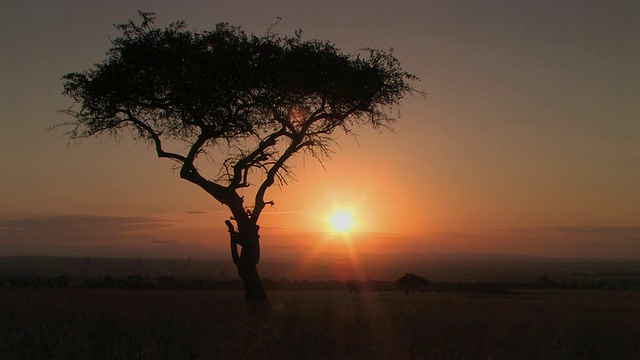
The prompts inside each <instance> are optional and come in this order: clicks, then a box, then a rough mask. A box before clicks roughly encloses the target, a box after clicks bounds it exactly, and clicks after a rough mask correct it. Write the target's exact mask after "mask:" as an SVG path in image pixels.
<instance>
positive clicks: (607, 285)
mask: <svg viewBox="0 0 640 360" xmlns="http://www.w3.org/2000/svg"><path fill="white" fill-rule="evenodd" d="M583 275H584V277H583V280H582V281H558V280H554V279H553V278H551V277H549V276H548V275H541V276H539V277H538V278H537V279H536V280H535V281H533V282H464V281H458V282H447V281H442V282H429V283H428V285H425V286H421V287H420V288H419V289H417V291H418V292H465V293H468V294H469V295H471V296H475V295H478V294H510V293H512V292H513V291H514V290H528V289H592V290H596V289H597V290H640V278H639V277H629V276H622V277H617V278H616V277H610V278H602V277H601V276H599V275H601V274H597V275H595V276H588V275H587V274H583ZM626 275H628V274H626ZM263 285H264V287H265V288H266V289H267V290H268V291H348V292H360V291H403V290H405V288H404V287H403V286H401V285H400V284H398V283H397V282H396V281H383V280H364V281H360V280H350V281H338V280H327V281H312V280H287V279H280V280H269V279H265V280H263ZM0 288H9V289H11V288H13V289H36V288H37V289H40V288H59V289H61V288H83V289H165V290H166V289H200V290H217V291H235V290H238V291H239V290H243V287H242V282H241V281H240V280H219V279H213V278H177V277H172V276H158V277H156V278H147V277H144V276H142V275H138V274H134V275H129V276H126V277H113V276H110V275H106V276H99V277H89V278H72V277H69V276H58V277H55V278H41V277H33V278H4V279H2V278H0Z"/></svg>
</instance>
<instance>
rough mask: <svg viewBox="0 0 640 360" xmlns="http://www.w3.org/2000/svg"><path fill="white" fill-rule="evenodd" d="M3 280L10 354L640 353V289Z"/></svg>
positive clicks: (5, 342) (3, 349) (1, 301)
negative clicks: (238, 287) (191, 286)
mask: <svg viewBox="0 0 640 360" xmlns="http://www.w3.org/2000/svg"><path fill="white" fill-rule="evenodd" d="M270 296H271V300H272V303H273V305H274V308H275V309H276V312H275V315H274V316H273V318H271V319H270V320H268V321H265V322H263V323H252V322H251V321H249V320H248V319H247V317H246V315H245V311H244V304H243V294H242V293H241V292H220V291H197V290H124V289H109V290H96V289H5V290H1V291H0V358H1V359H245V358H246V359H263V358H266V359H638V358H640V342H639V341H638V339H640V326H638V324H640V306H639V305H640V292H638V291H597V292H596V291H580V290H572V291H526V292H520V293H517V294H514V295H508V296H507V295H491V296H489V295H487V296H478V297H469V296H467V295H465V294H462V293H446V292H444V293H437V292H429V293H419V294H416V295H414V296H405V295H404V294H403V293H400V292H363V293H359V294H358V293H355V294H349V293H346V292H311V291H310V292H293V291H282V292H271V293H270Z"/></svg>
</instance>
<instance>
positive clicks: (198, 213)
mask: <svg viewBox="0 0 640 360" xmlns="http://www.w3.org/2000/svg"><path fill="white" fill-rule="evenodd" d="M206 213H207V211H187V214H189V215H201V214H206Z"/></svg>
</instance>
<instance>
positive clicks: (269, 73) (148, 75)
mask: <svg viewBox="0 0 640 360" xmlns="http://www.w3.org/2000/svg"><path fill="white" fill-rule="evenodd" d="M139 15H140V16H141V22H140V23H135V22H133V21H131V20H130V21H129V22H128V23H126V24H120V25H116V28H117V29H118V30H120V32H121V34H120V36H119V37H116V38H115V39H113V40H112V47H111V48H110V49H109V50H108V52H107V54H106V56H107V58H106V60H104V61H103V62H102V63H99V64H96V65H94V66H93V67H92V68H90V69H89V70H87V71H83V72H73V73H70V74H67V75H65V76H64V77H63V80H64V94H65V95H66V96H69V97H70V98H72V99H73V100H74V101H75V102H74V105H72V106H71V107H70V108H68V109H66V110H63V111H62V112H64V113H66V114H68V115H71V116H73V117H74V122H71V123H68V124H67V125H71V126H72V128H71V130H70V131H69V137H70V139H78V138H87V137H92V136H98V135H104V134H106V135H109V136H113V137H116V138H120V137H122V136H123V135H126V134H130V135H131V136H132V137H133V138H134V139H135V140H139V141H144V142H147V143H149V144H150V145H151V146H153V147H154V148H155V150H156V152H157V155H158V156H159V157H161V158H167V159H170V160H172V161H173V162H175V163H176V165H177V168H179V169H180V177H181V178H183V179H185V180H187V181H189V182H191V183H193V184H195V185H198V186H199V187H201V188H202V189H203V190H204V191H206V192H207V193H208V194H209V195H210V196H212V197H213V198H214V199H216V200H217V201H219V202H221V203H222V204H224V205H226V206H227V207H228V208H229V209H230V211H231V215H232V217H231V218H230V220H231V221H230V220H227V221H226V225H227V226H228V228H229V232H230V235H231V252H232V257H233V260H234V263H235V264H236V266H237V268H238V273H239V275H240V278H241V279H242V282H243V284H244V287H245V295H246V300H247V304H248V306H249V309H250V310H253V311H255V312H256V313H264V312H268V311H269V310H270V305H269V301H268V299H267V296H266V294H265V292H264V289H263V287H262V285H261V282H260V277H259V275H258V272H257V269H256V264H257V263H258V261H259V259H260V243H259V226H258V219H259V217H260V214H261V213H262V211H263V210H264V208H265V206H266V205H269V204H271V205H273V201H269V200H267V199H265V196H266V192H267V189H268V188H269V187H271V186H272V185H274V184H277V185H283V184H286V183H287V181H288V180H290V179H291V175H292V174H291V171H290V168H289V167H288V166H287V161H288V160H289V159H291V158H292V157H293V156H294V155H295V154H298V153H306V154H308V155H311V156H313V157H315V158H318V159H320V160H321V159H323V158H325V157H326V156H327V155H328V151H329V146H330V145H331V144H332V143H333V142H334V135H335V134H334V132H335V131H336V130H339V129H340V130H343V131H344V132H346V133H351V132H352V130H353V129H354V128H355V127H357V126H360V125H370V126H373V127H374V128H381V127H382V128H384V127H390V126H391V125H392V124H393V123H394V121H395V118H394V115H393V113H394V112H393V110H394V108H395V107H396V106H397V105H399V102H400V100H401V99H403V98H404V97H405V96H406V95H407V94H410V93H413V92H415V91H416V90H414V88H413V87H412V86H411V82H412V81H414V80H417V78H416V77H415V76H414V75H412V74H410V73H408V72H406V71H404V70H403V69H402V68H401V66H400V63H399V62H398V60H397V58H396V57H395V56H394V55H393V53H392V51H388V52H387V51H381V50H376V49H367V50H366V55H364V56H361V55H353V54H344V53H342V52H341V51H340V50H339V49H338V48H337V47H336V46H335V45H334V44H332V43H330V42H325V41H320V40H303V39H302V36H301V32H299V31H298V32H296V34H295V36H293V37H283V36H278V35H276V34H274V33H273V32H272V31H271V29H269V31H267V33H266V34H264V35H261V36H256V35H253V34H251V35H248V34H246V33H245V32H244V31H243V30H242V29H241V28H239V27H235V26H232V25H229V24H227V23H220V24H217V25H216V26H215V29H214V30H211V31H194V30H189V29H187V26H186V25H185V23H184V22H182V21H179V22H175V23H172V24H171V25H169V26H167V27H165V28H156V27H154V20H155V14H154V13H145V12H139ZM61 125H63V124H61ZM171 149H186V150H184V151H183V152H178V151H174V150H171ZM201 162H208V163H212V164H214V165H217V166H218V169H217V170H218V172H217V173H215V172H214V173H211V174H203V172H202V167H199V166H198V164H200V163H201ZM247 187H254V190H255V196H254V199H253V203H252V204H249V205H247V204H245V199H244V198H243V196H241V195H240V194H239V190H240V189H243V188H247ZM232 221H234V222H235V224H234V223H233V222H232ZM236 227H237V230H236ZM238 245H239V246H241V252H240V253H239V254H238V249H237V246H238Z"/></svg>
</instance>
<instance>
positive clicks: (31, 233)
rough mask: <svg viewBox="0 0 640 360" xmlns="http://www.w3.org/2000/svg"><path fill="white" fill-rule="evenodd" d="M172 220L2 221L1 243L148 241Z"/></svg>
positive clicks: (60, 218)
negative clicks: (148, 234) (147, 234)
mask: <svg viewBox="0 0 640 360" xmlns="http://www.w3.org/2000/svg"><path fill="white" fill-rule="evenodd" d="M171 223H172V221H170V220H163V219H156V218H152V217H142V216H97V215H54V216H38V217H25V218H19V219H10V220H7V219H5V220H0V244H8V243H9V244H11V243H16V244H22V245H23V247H24V246H29V245H38V244H83V243H91V244H94V245H95V244H100V243H116V242H120V243H122V242H128V241H131V240H138V239H140V238H144V237H145V235H144V232H145V231H149V230H158V229H163V228H166V227H168V226H169V225H170V224H171Z"/></svg>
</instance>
